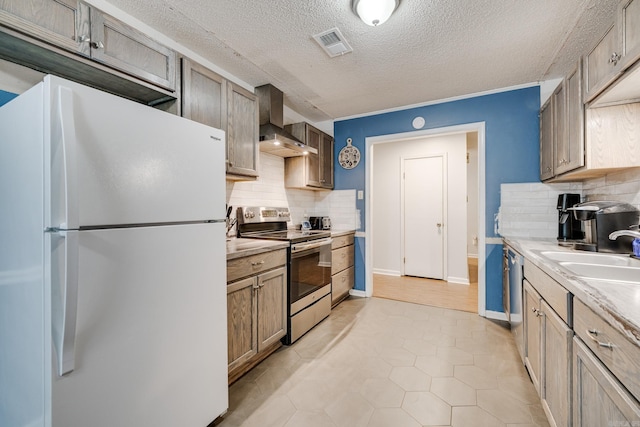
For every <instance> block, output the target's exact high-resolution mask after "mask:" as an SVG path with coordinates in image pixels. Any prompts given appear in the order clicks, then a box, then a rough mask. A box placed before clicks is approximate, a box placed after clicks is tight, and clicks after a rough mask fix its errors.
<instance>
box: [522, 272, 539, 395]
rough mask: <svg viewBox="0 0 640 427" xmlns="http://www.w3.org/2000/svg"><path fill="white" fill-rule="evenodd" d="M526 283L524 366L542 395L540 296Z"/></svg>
mask: <svg viewBox="0 0 640 427" xmlns="http://www.w3.org/2000/svg"><path fill="white" fill-rule="evenodd" d="M523 283H524V301H523V302H524V313H523V315H524V327H525V345H526V349H525V358H524V364H525V366H526V367H527V369H528V371H529V376H531V381H533V385H534V386H535V387H536V390H538V393H540V390H541V389H540V369H541V367H542V364H541V359H542V358H541V345H542V324H541V323H542V322H541V321H540V317H541V316H542V311H541V310H540V295H538V293H537V292H536V291H535V289H533V287H532V286H531V284H530V283H529V282H528V281H527V280H526V279H525V280H524V281H523Z"/></svg>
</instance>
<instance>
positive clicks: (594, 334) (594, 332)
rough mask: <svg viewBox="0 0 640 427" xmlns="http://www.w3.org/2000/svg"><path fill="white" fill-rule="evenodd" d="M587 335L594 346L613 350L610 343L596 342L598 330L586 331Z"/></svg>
mask: <svg viewBox="0 0 640 427" xmlns="http://www.w3.org/2000/svg"><path fill="white" fill-rule="evenodd" d="M587 334H589V338H591V340H592V341H593V342H595V343H596V344H598V345H599V346H600V347H604V348H608V349H611V350H613V344H612V343H610V342H602V341H599V340H598V334H599V332H598V330H597V329H587Z"/></svg>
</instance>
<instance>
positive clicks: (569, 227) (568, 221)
mask: <svg viewBox="0 0 640 427" xmlns="http://www.w3.org/2000/svg"><path fill="white" fill-rule="evenodd" d="M578 203H580V195H579V194H572V193H563V194H560V195H559V196H558V244H559V245H562V244H567V245H570V244H572V243H573V242H574V241H576V240H580V239H584V232H583V231H582V224H581V221H579V220H577V219H576V218H575V217H574V215H573V212H572V211H570V210H568V209H569V208H570V207H573V206H574V205H577V204H578Z"/></svg>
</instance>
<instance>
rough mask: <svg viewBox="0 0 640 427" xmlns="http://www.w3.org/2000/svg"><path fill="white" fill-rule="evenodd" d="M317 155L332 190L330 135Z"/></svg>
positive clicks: (322, 181) (323, 182)
mask: <svg viewBox="0 0 640 427" xmlns="http://www.w3.org/2000/svg"><path fill="white" fill-rule="evenodd" d="M639 1H640V0H639ZM318 154H319V155H320V184H321V185H322V187H324V188H333V138H332V137H331V136H330V135H327V134H326V133H323V134H322V138H321V140H320V149H319V150H318Z"/></svg>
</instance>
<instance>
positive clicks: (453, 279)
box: [447, 277, 471, 285]
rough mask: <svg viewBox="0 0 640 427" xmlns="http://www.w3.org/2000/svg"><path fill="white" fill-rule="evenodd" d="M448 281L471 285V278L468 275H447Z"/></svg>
mask: <svg viewBox="0 0 640 427" xmlns="http://www.w3.org/2000/svg"><path fill="white" fill-rule="evenodd" d="M447 282H449V283H455V284H457V285H470V284H471V283H470V282H469V279H467V278H466V277H447Z"/></svg>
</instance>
